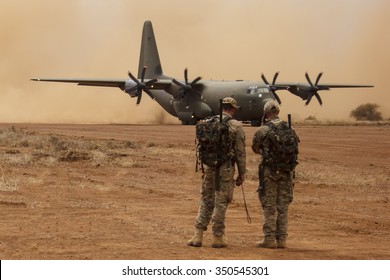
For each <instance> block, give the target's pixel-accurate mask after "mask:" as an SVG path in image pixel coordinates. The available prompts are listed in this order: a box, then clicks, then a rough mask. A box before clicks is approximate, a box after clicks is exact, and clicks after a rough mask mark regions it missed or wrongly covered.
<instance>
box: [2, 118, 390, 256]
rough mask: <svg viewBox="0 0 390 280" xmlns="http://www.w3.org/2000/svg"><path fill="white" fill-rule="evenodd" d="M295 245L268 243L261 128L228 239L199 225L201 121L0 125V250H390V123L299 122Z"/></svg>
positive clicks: (255, 252) (254, 252)
mask: <svg viewBox="0 0 390 280" xmlns="http://www.w3.org/2000/svg"><path fill="white" fill-rule="evenodd" d="M296 131H297V132H298V134H299V136H300V138H301V146H300V164H299V166H298V167H297V172H296V173H297V174H296V184H295V192H294V202H293V204H292V205H291V208H290V224H289V239H288V248H286V249H284V250H280V249H278V250H271V249H261V248H256V247H255V242H256V241H258V240H260V239H261V236H262V232H261V227H262V220H263V218H262V212H261V208H260V206H259V203H258V199H257V195H256V188H257V187H256V185H257V178H256V174H257V165H258V158H257V156H256V155H254V154H253V152H252V151H251V149H250V143H251V140H252V136H253V134H254V132H255V128H252V127H249V126H245V132H246V135H247V160H248V164H247V166H248V174H247V180H246V182H245V183H244V191H245V197H246V201H247V203H248V210H249V214H250V216H251V219H252V222H251V223H250V224H249V223H248V222H247V217H246V214H245V209H244V203H243V194H242V189H241V188H237V189H236V190H235V195H234V200H233V203H232V204H231V205H230V207H229V209H228V211H227V218H226V226H227V228H226V240H227V242H228V244H229V247H228V248H224V249H213V248H211V233H210V231H207V232H206V233H205V240H204V246H203V247H201V248H193V247H188V246H186V241H187V239H189V238H190V237H191V236H192V234H193V224H194V218H195V216H196V213H197V210H198V202H199V187H200V177H201V173H200V172H198V173H196V172H195V144H194V138H195V137H194V127H193V126H181V125H57V124H0V211H1V214H0V259H314V260H319V259H336V260H339V259H364V260H366V259H376V260H379V259H390V215H389V213H390V160H389V159H390V126H388V125H378V126H297V127H296Z"/></svg>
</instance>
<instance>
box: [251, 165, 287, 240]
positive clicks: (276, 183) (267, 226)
mask: <svg viewBox="0 0 390 280" xmlns="http://www.w3.org/2000/svg"><path fill="white" fill-rule="evenodd" d="M258 193H259V199H260V203H261V206H262V208H263V213H264V223H263V233H264V237H265V238H271V239H274V238H275V239H277V240H286V238H287V235H288V234H287V226H288V207H289V205H290V203H291V202H292V201H293V181H292V172H277V171H270V170H269V169H268V168H266V169H265V171H264V185H263V186H260V188H259V190H258Z"/></svg>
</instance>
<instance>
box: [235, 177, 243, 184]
mask: <svg viewBox="0 0 390 280" xmlns="http://www.w3.org/2000/svg"><path fill="white" fill-rule="evenodd" d="M243 182H244V178H243V177H241V175H238V177H237V179H236V186H241V185H242V183H243Z"/></svg>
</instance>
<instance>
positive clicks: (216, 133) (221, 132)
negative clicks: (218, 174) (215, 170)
mask: <svg viewBox="0 0 390 280" xmlns="http://www.w3.org/2000/svg"><path fill="white" fill-rule="evenodd" d="M230 119H232V118H231V117H223V118H222V121H221V118H220V117H219V116H214V117H211V118H208V119H206V120H204V121H202V122H199V123H198V124H197V125H196V139H197V143H198V144H197V160H200V162H201V164H202V165H203V164H205V165H207V166H210V167H219V166H220V165H221V164H222V163H224V162H226V161H227V160H230V159H231V158H232V154H231V150H232V141H231V139H230V136H229V124H228V121H229V120H230ZM197 166H198V161H197Z"/></svg>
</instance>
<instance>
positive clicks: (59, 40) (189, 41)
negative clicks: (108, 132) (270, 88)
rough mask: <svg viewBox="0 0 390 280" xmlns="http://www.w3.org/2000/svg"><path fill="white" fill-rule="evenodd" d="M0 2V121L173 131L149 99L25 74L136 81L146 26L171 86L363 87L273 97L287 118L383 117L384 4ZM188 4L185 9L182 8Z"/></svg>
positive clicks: (388, 64) (388, 38)
mask: <svg viewBox="0 0 390 280" xmlns="http://www.w3.org/2000/svg"><path fill="white" fill-rule="evenodd" d="M308 2H309V1H303V0H293V1H287V0H280V1H272V2H271V1H254V0H248V1H244V2H242V1H236V0H229V1H222V0H216V1H206V0H200V1H196V2H192V4H191V5H186V4H183V1H179V0H168V1H158V0H151V1H147V2H145V1H142V0H135V1H125V0H115V1H94V0H70V1H69V0H66V1H65V0H59V1H49V0H36V1H22V0H0V41H1V45H0V77H1V78H0V104H1V107H0V108H1V109H0V122H10V123H14V122H15V123H17V122H39V123H45V122H50V123H155V122H157V123H158V122H161V121H162V120H163V121H164V122H168V123H178V121H177V120H176V119H175V118H174V117H171V116H170V115H168V114H167V113H165V112H164V111H163V109H162V108H161V107H160V106H159V105H158V104H157V103H156V102H155V101H152V100H151V99H150V98H149V97H148V96H147V95H144V96H143V99H142V102H141V104H140V105H139V106H135V102H136V100H135V99H131V98H130V97H129V96H128V95H126V94H124V93H123V92H121V91H120V90H119V89H115V88H94V87H80V86H76V85H74V84H61V83H37V82H32V81H29V80H30V79H31V78H35V77H40V78H44V77H49V78H123V79H126V78H127V71H128V70H130V71H132V72H133V73H135V74H136V72H137V69H138V56H139V48H140V40H141V32H142V26H143V22H144V21H145V20H151V21H152V22H153V26H154V32H155V35H156V39H157V44H158V47H159V53H160V58H161V62H162V66H163V70H164V73H166V74H167V75H170V76H173V77H175V78H178V79H181V78H182V77H183V70H184V68H185V67H188V68H189V75H190V79H191V78H195V77H197V76H199V75H200V76H202V77H203V78H204V79H214V80H221V79H225V80H233V79H245V80H260V74H261V73H262V72H264V73H265V74H266V76H267V77H268V79H272V76H273V73H274V72H275V71H280V72H281V73H280V76H279V81H284V82H306V81H305V78H304V73H305V71H308V72H309V73H310V75H311V77H312V80H314V79H315V77H316V76H317V74H318V73H319V72H321V71H324V76H323V78H322V80H321V82H323V83H344V84H373V85H375V88H373V89H333V90H332V91H330V92H326V91H324V92H321V97H322V99H323V101H324V105H323V106H322V107H321V106H319V105H318V102H316V100H314V99H313V100H312V102H311V104H310V105H309V106H305V105H304V102H303V101H301V100H300V99H299V98H298V97H296V96H293V95H291V94H289V93H288V92H279V96H280V97H281V98H282V102H283V104H282V110H283V111H282V113H284V114H287V113H292V114H293V116H295V118H296V119H303V118H305V117H308V116H314V117H316V118H317V119H348V117H349V113H350V111H352V110H353V109H354V108H356V107H357V106H358V105H360V104H363V103H367V102H371V103H377V104H379V105H380V108H379V110H380V111H381V112H382V114H383V116H384V117H386V118H388V117H390V114H389V112H390V107H389V106H390V105H389V104H390V102H389V99H390V98H389V96H390V95H389V94H388V93H387V91H388V87H389V85H388V83H387V77H386V76H387V74H388V73H390V69H389V68H390V53H389V51H388V50H389V49H390V35H389V33H388V31H387V27H388V26H389V24H390V20H389V19H388V16H387V15H388V14H389V13H390V4H389V3H388V1H386V0H373V1H364V0H358V1H336V0H330V1H329V0H327V1H326V0H316V1H310V2H309V3H308ZM189 6H190V7H189Z"/></svg>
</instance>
